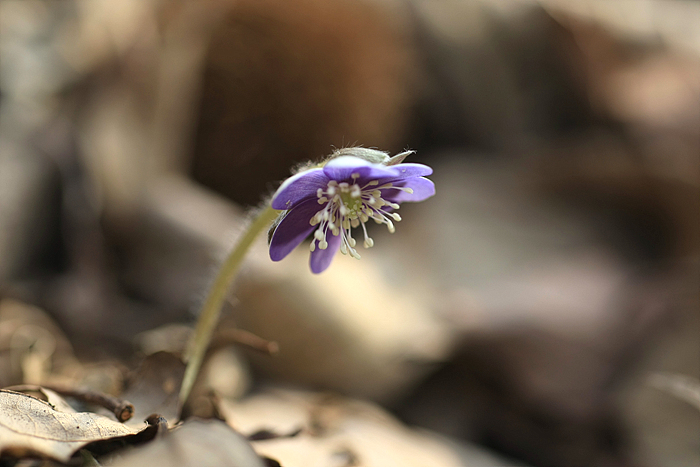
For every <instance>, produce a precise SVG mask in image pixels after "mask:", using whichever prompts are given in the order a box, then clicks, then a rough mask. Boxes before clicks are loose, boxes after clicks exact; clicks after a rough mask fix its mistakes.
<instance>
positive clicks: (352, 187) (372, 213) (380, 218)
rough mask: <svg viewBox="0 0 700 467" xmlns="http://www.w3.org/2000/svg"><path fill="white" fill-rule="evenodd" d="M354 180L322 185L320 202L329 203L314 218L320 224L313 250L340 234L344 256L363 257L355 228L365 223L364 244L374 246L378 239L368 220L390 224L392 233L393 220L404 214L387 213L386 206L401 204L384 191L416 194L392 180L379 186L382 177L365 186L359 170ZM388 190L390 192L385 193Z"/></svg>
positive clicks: (314, 222) (353, 177)
mask: <svg viewBox="0 0 700 467" xmlns="http://www.w3.org/2000/svg"><path fill="white" fill-rule="evenodd" d="M351 178H352V183H348V182H341V183H338V182H336V181H334V180H331V181H329V182H328V185H327V187H326V189H325V191H324V190H323V188H319V189H318V190H317V191H316V196H317V197H318V203H319V204H321V205H325V206H324V207H322V208H321V210H319V211H318V212H317V213H316V214H314V216H313V217H312V218H311V221H310V223H311V225H314V226H315V225H318V228H317V229H316V230H315V231H314V234H313V239H312V241H311V244H310V245H309V249H310V250H311V251H315V250H316V248H318V249H320V250H325V249H327V248H328V242H327V238H328V237H327V236H328V235H334V236H340V251H341V253H342V254H344V255H350V256H352V257H353V258H356V259H360V255H359V253H358V252H357V250H355V247H356V246H357V240H356V239H355V238H353V236H352V229H354V228H357V227H359V226H362V231H363V234H364V242H363V244H364V247H365V248H372V247H373V246H374V240H373V239H372V238H370V236H369V235H368V234H367V227H366V226H365V223H366V222H368V221H369V220H370V219H372V220H374V221H375V222H376V223H377V224H386V226H387V229H389V232H391V233H394V232H395V230H396V229H395V227H394V223H393V222H392V219H393V220H394V221H396V222H399V221H401V216H400V215H399V214H397V213H395V212H387V211H386V210H384V209H382V208H383V207H384V206H388V207H389V208H391V209H398V208H399V205H398V203H394V202H392V201H387V200H385V199H384V198H383V197H382V195H383V192H382V191H381V190H384V189H395V190H401V191H406V192H408V193H412V192H413V190H411V189H410V188H406V187H395V186H393V184H392V183H386V184H384V185H381V186H379V181H378V180H372V181H369V182H367V184H365V185H364V186H360V185H359V184H357V180H358V179H359V178H360V174H359V173H353V174H352V175H351ZM384 193H386V192H384Z"/></svg>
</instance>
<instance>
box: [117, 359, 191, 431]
mask: <svg viewBox="0 0 700 467" xmlns="http://www.w3.org/2000/svg"><path fill="white" fill-rule="evenodd" d="M184 372H185V365H184V364H183V363H182V360H180V358H179V357H177V356H175V355H174V354H171V353H168V352H156V353H154V354H152V355H149V356H147V357H146V358H145V359H144V360H143V362H142V363H141V366H140V367H139V369H138V371H137V373H136V376H135V378H134V381H133V382H132V383H131V384H130V385H129V387H128V389H127V390H126V391H125V392H124V394H122V397H123V398H124V399H128V400H129V401H131V403H132V404H134V408H135V412H134V416H133V417H132V418H131V420H129V421H128V422H126V423H127V425H129V426H138V425H139V424H142V423H143V420H144V419H145V418H146V417H148V416H149V415H151V414H153V413H157V414H159V415H160V416H162V417H163V418H165V419H166V420H168V423H169V424H170V426H172V425H173V424H174V423H175V422H176V421H177V418H178V405H177V402H178V401H177V396H178V390H179V389H180V385H181V384H182V376H183V374H184Z"/></svg>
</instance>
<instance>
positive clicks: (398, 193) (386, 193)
mask: <svg viewBox="0 0 700 467" xmlns="http://www.w3.org/2000/svg"><path fill="white" fill-rule="evenodd" d="M394 185H395V186H401V187H408V188H411V189H412V190H413V193H406V192H405V191H403V190H392V189H391V188H389V189H384V190H382V192H383V193H382V198H384V199H385V200H387V201H391V202H393V203H403V202H404V201H411V202H417V201H423V200H425V199H427V198H430V197H431V196H433V195H434V194H435V184H434V183H433V182H432V181H430V180H428V179H427V178H423V177H416V178H409V179H408V180H403V181H401V182H399V183H395V184H394Z"/></svg>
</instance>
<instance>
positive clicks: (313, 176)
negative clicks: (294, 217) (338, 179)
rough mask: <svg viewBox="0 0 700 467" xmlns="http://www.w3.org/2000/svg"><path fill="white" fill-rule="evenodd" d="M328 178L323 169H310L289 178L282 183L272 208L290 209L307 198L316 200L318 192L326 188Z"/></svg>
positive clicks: (273, 198)
mask: <svg viewBox="0 0 700 467" xmlns="http://www.w3.org/2000/svg"><path fill="white" fill-rule="evenodd" d="M328 180H329V179H328V177H327V176H326V175H325V174H324V173H323V169H320V168H317V169H310V170H305V171H303V172H299V173H298V174H296V175H293V176H291V177H289V178H288V179H287V180H285V181H284V183H282V186H280V187H279V188H278V189H277V191H276V192H275V194H274V196H273V197H272V203H271V206H272V208H273V209H289V208H291V207H294V206H295V205H297V204H298V203H300V202H301V201H303V200H304V199H306V198H311V197H313V198H314V199H315V198H316V190H318V189H319V188H326V186H327V185H328Z"/></svg>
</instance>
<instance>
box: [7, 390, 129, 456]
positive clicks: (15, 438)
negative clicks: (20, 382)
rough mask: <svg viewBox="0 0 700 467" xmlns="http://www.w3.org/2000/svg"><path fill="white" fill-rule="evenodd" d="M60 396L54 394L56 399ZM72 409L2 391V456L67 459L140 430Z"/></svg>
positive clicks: (63, 405) (65, 405)
mask: <svg viewBox="0 0 700 467" xmlns="http://www.w3.org/2000/svg"><path fill="white" fill-rule="evenodd" d="M58 397H59V396H57V395H55V394H52V399H54V400H58V399H56V398H58ZM58 408H61V409H62V410H65V411H60V410H58ZM69 410H70V408H69V406H68V405H67V404H63V403H61V404H60V405H59V404H56V405H52V404H50V403H48V402H44V401H42V400H40V399H37V398H35V397H33V396H30V395H27V394H22V393H19V392H14V391H9V390H4V389H3V390H0V455H5V454H11V455H13V456H23V455H27V454H32V455H39V456H42V457H48V458H51V459H55V460H58V461H61V462H67V461H68V460H69V459H70V458H71V456H72V455H73V454H74V453H75V452H76V451H77V450H79V449H81V448H82V447H84V446H85V445H87V444H89V443H92V442H95V441H102V440H108V439H113V438H118V437H123V436H129V435H134V434H136V433H138V432H139V431H140V430H138V429H135V428H131V427H127V426H125V425H124V424H122V423H119V422H117V421H114V420H111V419H109V418H107V417H104V416H102V415H98V414H95V413H88V412H70V411H69Z"/></svg>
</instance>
